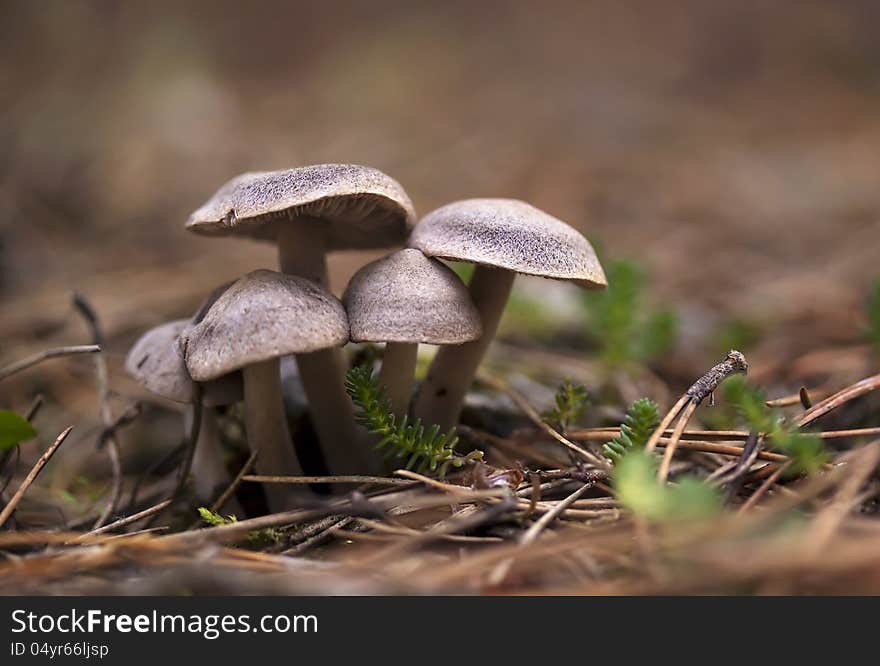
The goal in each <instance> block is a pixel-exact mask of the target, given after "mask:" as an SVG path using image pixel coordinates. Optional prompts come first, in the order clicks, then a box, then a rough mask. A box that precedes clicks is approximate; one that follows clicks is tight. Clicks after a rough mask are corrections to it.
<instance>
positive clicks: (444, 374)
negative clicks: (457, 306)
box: [414, 266, 516, 430]
mask: <svg viewBox="0 0 880 666" xmlns="http://www.w3.org/2000/svg"><path fill="white" fill-rule="evenodd" d="M515 277H516V273H514V272H513V271H508V270H504V269H501V268H493V267H490V266H477V267H476V270H474V275H473V277H472V278H471V282H470V285H469V286H468V289H469V291H470V295H471V300H473V302H474V305H475V306H476V308H477V311H478V312H479V313H480V318H481V320H482V323H483V335H482V336H480V338H479V339H478V340H474V341H473V342H466V343H465V344H463V345H447V346H443V347H441V348H440V349H439V351H438V352H437V355H436V356H435V357H434V360H433V361H432V362H431V367H430V368H429V369H428V376H427V378H426V379H425V381H424V383H423V384H422V387H421V389H420V391H419V397H418V398H417V400H416V404H415V410H414V411H415V415H416V416H417V417H419V418H421V419H422V421H423V422H424V423H427V424H437V425H439V426H440V429H441V430H448V429H449V428H451V427H453V426H454V425H455V424H456V423H458V417H459V415H460V414H461V408H462V405H463V404H464V397H465V394H466V393H467V390H468V388H470V385H471V383H472V382H473V379H474V375H475V374H476V372H477V367H478V366H479V365H480V361H482V359H483V356H484V355H485V354H486V349H487V348H488V347H489V344H490V343H491V342H492V339H493V338H494V337H495V331H496V330H497V329H498V322H500V321H501V315H502V313H503V312H504V306H505V305H506V303H507V299H508V297H509V296H510V290H511V288H512V287H513V280H514V278H515Z"/></svg>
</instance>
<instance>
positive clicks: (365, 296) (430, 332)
mask: <svg viewBox="0 0 880 666" xmlns="http://www.w3.org/2000/svg"><path fill="white" fill-rule="evenodd" d="M342 302H343V304H344V305H345V308H346V310H347V312H348V320H349V323H350V324H351V339H352V340H354V341H355V342H423V343H427V344H434V345H454V344H461V343H463V342H468V341H470V340H475V339H477V338H479V337H480V335H481V333H482V328H481V326H480V315H479V314H478V313H477V310H476V308H475V307H474V304H473V303H472V302H471V298H470V295H469V294H468V291H467V288H466V287H465V286H464V284H462V282H461V280H460V279H459V277H458V276H457V275H456V274H455V273H453V272H452V271H451V270H450V269H449V268H447V267H446V266H444V265H443V264H441V263H440V262H439V261H437V260H436V259H429V258H428V257H426V256H425V255H424V254H422V253H421V252H419V251H418V250H412V249H407V250H401V251H399V252H395V253H394V254H391V255H389V256H387V257H384V258H382V259H379V260H378V261H374V262H372V263H370V264H367V265H366V266H364V267H363V268H361V269H360V270H359V271H358V272H357V273H355V275H354V277H353V278H352V279H351V282H350V283H349V285H348V288H347V289H346V290H345V294H343V296H342Z"/></svg>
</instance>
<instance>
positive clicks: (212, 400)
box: [125, 319, 242, 513]
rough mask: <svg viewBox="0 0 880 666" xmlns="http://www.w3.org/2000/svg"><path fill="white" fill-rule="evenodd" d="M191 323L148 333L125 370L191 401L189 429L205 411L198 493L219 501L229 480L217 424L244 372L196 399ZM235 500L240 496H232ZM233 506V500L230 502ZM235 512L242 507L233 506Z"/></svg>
mask: <svg viewBox="0 0 880 666" xmlns="http://www.w3.org/2000/svg"><path fill="white" fill-rule="evenodd" d="M189 324H190V320H188V319H179V320H177V321H170V322H168V323H166V324H162V325H160V326H156V327H155V328H153V329H150V330H149V331H147V332H146V333H144V334H143V335H142V336H141V337H140V339H138V341H137V342H136V343H135V344H134V346H133V347H132V348H131V350H130V351H129V352H128V357H127V358H126V360H125V369H126V370H127V371H128V373H129V374H130V375H131V376H132V377H133V378H134V379H135V380H137V382H138V383H139V384H141V386H143V387H144V388H146V389H147V390H148V391H150V392H152V393H155V394H156V395H159V396H162V397H163V398H166V399H168V400H173V401H174V402H181V403H185V404H186V405H187V408H186V412H185V419H184V420H185V428H186V429H187V430H189V428H190V425H191V423H192V421H193V419H194V418H195V411H196V410H197V409H200V410H201V412H202V413H201V426H200V427H199V435H198V439H197V441H196V450H195V455H194V458H193V473H194V477H195V492H196V496H197V497H198V498H199V499H200V500H202V501H205V502H209V501H211V500H213V499H214V498H215V496H216V493H217V491H218V489H221V488H222V487H225V486H226V485H227V484H228V483H229V480H230V479H229V474H228V472H227V470H226V464H225V462H224V461H223V448H222V444H221V441H220V433H219V429H218V424H217V416H216V409H215V408H216V407H220V406H223V405H231V404H233V403H236V402H238V401H240V400H241V398H242V387H241V374H240V373H237V372H236V373H231V374H228V375H224V376H222V377H219V378H217V379H216V380H214V381H211V382H207V383H205V384H204V385H203V386H202V392H201V401H200V404H195V402H194V401H195V399H196V398H195V390H194V388H195V387H194V383H193V380H192V379H191V378H190V376H189V372H187V369H186V364H185V363H184V362H183V358H182V357H181V355H180V353H179V350H178V338H179V336H180V334H181V332H182V331H183V330H184V329H185V328H186V327H187V326H189ZM230 502H233V503H234V499H232V500H230ZM227 506H230V505H227ZM230 510H231V511H232V512H233V513H238V512H240V511H241V509H240V508H239V507H237V505H234V506H231V507H230Z"/></svg>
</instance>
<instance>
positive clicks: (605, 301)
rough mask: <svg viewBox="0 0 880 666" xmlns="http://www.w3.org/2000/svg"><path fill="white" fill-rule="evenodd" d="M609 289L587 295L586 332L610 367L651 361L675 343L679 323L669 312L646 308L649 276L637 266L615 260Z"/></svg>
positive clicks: (610, 270) (585, 294) (612, 265)
mask: <svg viewBox="0 0 880 666" xmlns="http://www.w3.org/2000/svg"><path fill="white" fill-rule="evenodd" d="M605 272H606V275H607V277H608V289H606V290H605V291H596V292H584V294H583V297H582V302H583V307H584V311H585V313H586V318H587V330H588V333H589V335H590V337H592V338H594V339H595V340H596V342H597V343H598V344H599V345H600V348H601V357H602V360H603V361H604V362H605V363H606V364H607V365H609V366H614V365H629V364H633V363H642V362H646V361H651V360H653V359H655V358H658V357H659V356H661V355H663V354H664V353H665V352H667V351H668V350H669V349H670V348H671V347H672V345H673V343H674V342H675V335H676V329H677V327H678V323H677V320H676V317H675V313H674V312H673V311H672V310H668V309H659V310H650V309H648V308H647V307H646V305H645V303H644V301H645V288H646V283H647V280H646V276H645V274H644V272H643V271H642V270H641V269H640V268H639V267H638V266H636V265H635V264H634V263H632V262H630V261H625V260H618V261H612V262H610V263H609V264H608V267H607V269H606V271H605Z"/></svg>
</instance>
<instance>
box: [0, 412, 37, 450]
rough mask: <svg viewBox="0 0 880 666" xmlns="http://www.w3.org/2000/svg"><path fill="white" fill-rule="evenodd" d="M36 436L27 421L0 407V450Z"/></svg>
mask: <svg viewBox="0 0 880 666" xmlns="http://www.w3.org/2000/svg"><path fill="white" fill-rule="evenodd" d="M36 436H37V431H36V430H34V427H33V426H32V425H31V424H30V423H29V422H28V421H26V420H25V419H23V418H22V417H20V416H19V415H18V414H16V413H15V412H11V411H9V410H8V409H0V452H3V451H8V450H9V449H11V448H12V447H13V446H15V445H16V444H19V443H21V442H24V441H27V440H29V439H33V438H34V437H36Z"/></svg>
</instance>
